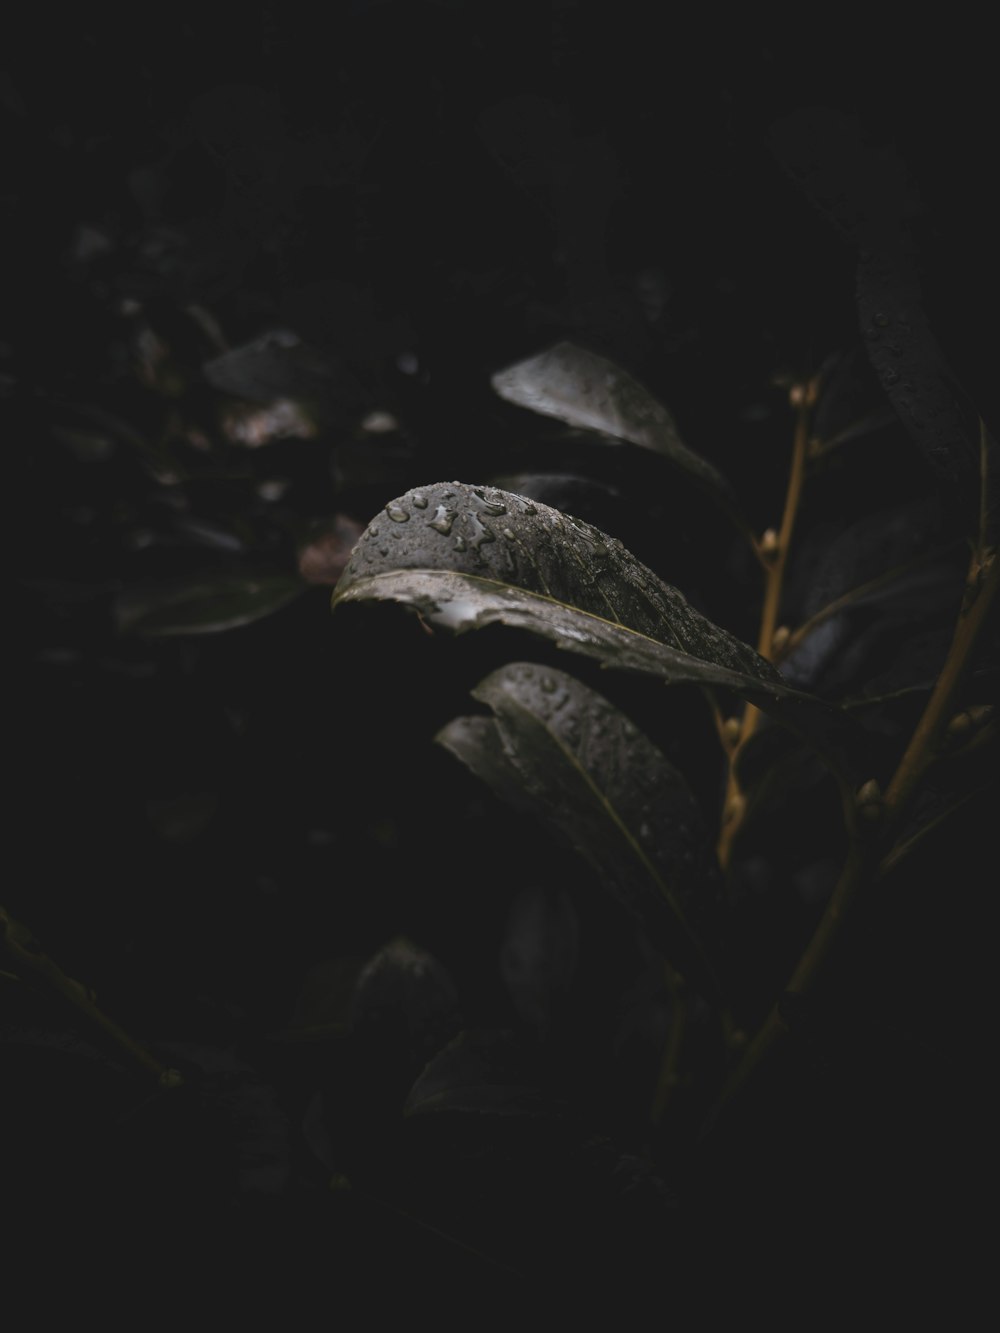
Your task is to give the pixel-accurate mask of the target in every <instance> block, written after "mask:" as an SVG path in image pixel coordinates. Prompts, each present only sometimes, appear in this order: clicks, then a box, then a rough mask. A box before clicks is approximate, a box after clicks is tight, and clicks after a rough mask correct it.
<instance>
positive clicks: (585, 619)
mask: <svg viewBox="0 0 1000 1333" xmlns="http://www.w3.org/2000/svg"><path fill="white" fill-rule="evenodd" d="M383 600H390V601H399V602H403V603H405V604H407V605H410V606H412V607H413V608H414V609H415V610H417V611H418V612H419V613H420V614H421V615H422V616H423V617H424V619H425V620H426V621H429V622H430V623H432V624H434V625H440V626H442V627H444V628H447V629H451V630H453V631H455V632H456V633H461V632H463V631H465V630H468V629H477V628H481V627H483V626H486V625H490V624H494V623H502V624H505V625H508V626H511V627H514V628H517V629H526V630H529V631H531V632H532V633H534V634H538V635H541V636H542V637H544V638H547V639H549V640H550V641H551V642H553V643H555V644H556V646H557V647H560V648H565V649H568V650H570V651H572V652H576V653H581V654H583V655H584V656H587V657H591V658H596V659H597V660H598V661H599V662H600V663H601V664H602V665H603V666H606V667H614V668H617V669H619V670H626V671H636V672H642V673H644V674H648V675H653V676H656V677H658V678H659V679H661V680H663V681H665V682H667V683H668V684H683V683H691V684H698V685H705V686H718V687H720V688H722V689H727V690H731V691H732V692H734V693H735V694H737V695H739V696H740V697H743V698H747V699H751V700H752V701H753V702H754V703H755V704H756V705H757V706H759V707H760V708H762V709H765V710H766V711H769V712H770V711H773V712H774V713H775V715H776V716H777V717H778V718H779V720H782V721H784V722H785V723H786V724H787V725H789V726H792V727H793V728H798V729H802V730H804V731H807V732H809V733H810V735H812V736H813V737H815V739H816V741H817V743H818V744H826V742H827V741H828V740H829V739H830V737H831V736H833V735H835V734H836V732H837V731H838V730H839V729H840V728H841V727H842V726H843V719H842V718H841V717H840V715H839V713H838V712H837V710H835V709H832V708H830V707H829V706H828V705H825V704H821V703H820V702H819V701H818V700H815V699H812V698H811V697H810V696H808V695H803V694H800V693H798V692H797V691H794V690H791V689H790V688H789V687H788V686H787V685H786V684H785V683H784V682H783V680H782V678H781V676H780V675H779V673H778V672H777V671H776V670H775V668H774V667H772V666H771V665H770V663H768V662H767V661H765V660H764V658H762V657H761V656H760V655H759V654H758V653H756V652H755V651H754V650H753V649H752V648H751V647H749V645H747V644H745V643H743V642H741V641H740V640H739V639H737V638H735V637H734V636H733V635H731V634H729V633H727V632H726V631H725V630H723V629H720V628H719V626H717V625H714V624H713V623H712V622H711V621H710V620H707V619H706V618H705V617H704V616H702V615H700V614H699V613H698V612H697V611H695V610H694V608H693V607H691V606H690V605H689V604H688V602H687V601H686V599H685V598H684V597H683V596H682V594H681V593H680V592H678V591H677V589H676V588H672V587H670V586H669V585H668V584H666V583H664V582H663V581H662V580H661V579H659V578H657V576H656V575H655V574H654V573H653V572H652V571H651V570H650V569H647V568H646V566H645V565H643V564H641V563H640V562H639V561H638V560H637V559H636V558H635V557H634V556H633V555H632V554H631V553H630V552H629V551H627V550H626V549H625V547H624V546H622V544H621V542H619V541H617V540H616V539H615V538H614V537H609V536H608V535H607V534H606V533H603V532H601V531H600V530H599V529H597V528H594V527H592V526H591V525H590V524H588V523H584V522H582V521H581V520H579V519H575V518H572V517H570V516H569V515H566V514H563V513H560V512H559V511H558V510H555V509H550V508H549V507H548V506H547V505H543V504H541V503H537V502H535V501H531V500H528V499H526V498H524V497H522V496H517V495H513V494H511V493H510V492H507V491H501V490H496V489H494V488H492V487H482V486H478V487H477V486H470V485H466V484H463V483H461V482H436V483H434V484H432V485H430V486H422V487H419V488H417V489H415V490H412V491H409V492H407V494H405V495H403V496H401V497H400V498H399V499H398V500H393V501H391V502H390V503H389V504H388V505H386V507H385V510H384V512H383V513H382V514H379V515H378V516H377V517H376V518H375V519H374V520H373V521H372V522H371V523H369V525H368V527H367V529H366V530H365V532H364V534H363V536H362V537H361V540H360V541H359V543H358V545H357V548H356V550H355V553H354V555H353V557H352V559H351V561H350V563H349V565H348V567H347V569H346V571H345V572H344V574H343V576H342V577H341V579H340V582H339V583H338V584H337V587H336V588H335V590H334V594H333V606H334V607H335V608H336V607H337V606H339V605H341V604H342V603H345V602H362V601H383Z"/></svg>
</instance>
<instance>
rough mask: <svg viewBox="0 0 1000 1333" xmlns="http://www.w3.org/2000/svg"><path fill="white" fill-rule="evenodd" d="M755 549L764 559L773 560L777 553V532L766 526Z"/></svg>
mask: <svg viewBox="0 0 1000 1333" xmlns="http://www.w3.org/2000/svg"><path fill="white" fill-rule="evenodd" d="M757 549H758V551H759V552H760V554H761V556H762V557H763V558H764V559H765V560H773V559H774V557H775V556H776V555H777V554H778V534H777V531H776V530H775V529H774V528H768V529H767V531H766V532H765V533H764V535H763V536H762V537H761V539H760V542H759V543H758V545H757Z"/></svg>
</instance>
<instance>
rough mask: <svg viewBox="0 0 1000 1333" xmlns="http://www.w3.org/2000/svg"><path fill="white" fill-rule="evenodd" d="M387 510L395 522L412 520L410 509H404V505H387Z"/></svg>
mask: <svg viewBox="0 0 1000 1333" xmlns="http://www.w3.org/2000/svg"><path fill="white" fill-rule="evenodd" d="M385 512H386V513H387V514H388V515H389V517H390V518H391V519H392V521H393V523H408V522H409V520H410V511H409V510H408V509H404V508H403V507H402V505H386V507H385Z"/></svg>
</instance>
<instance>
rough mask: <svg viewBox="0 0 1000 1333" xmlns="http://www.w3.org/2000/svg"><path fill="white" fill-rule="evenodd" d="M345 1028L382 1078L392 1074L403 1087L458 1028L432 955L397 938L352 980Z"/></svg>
mask: <svg viewBox="0 0 1000 1333" xmlns="http://www.w3.org/2000/svg"><path fill="white" fill-rule="evenodd" d="M349 1025H350V1030H351V1033H352V1034H353V1035H354V1037H355V1038H356V1040H357V1041H358V1042H359V1043H360V1044H361V1045H362V1047H363V1049H364V1050H365V1052H366V1053H367V1054H368V1055H369V1056H370V1057H371V1059H372V1060H373V1061H375V1062H376V1063H377V1064H378V1065H379V1066H381V1069H380V1073H381V1074H382V1076H383V1077H385V1078H387V1079H389V1080H391V1078H392V1075H393V1073H394V1072H398V1073H399V1076H400V1078H401V1079H402V1080H403V1082H404V1086H405V1083H406V1082H407V1081H409V1080H410V1079H412V1077H413V1074H414V1073H415V1072H416V1070H419V1069H420V1067H421V1065H423V1064H424V1063H425V1062H426V1061H427V1060H429V1059H430V1058H431V1056H432V1055H433V1054H434V1053H435V1052H436V1051H438V1050H440V1049H441V1047H442V1046H443V1045H444V1044H445V1043H446V1042H448V1041H450V1040H451V1038H452V1037H453V1036H454V1035H455V1033H456V1032H457V1031H458V1029H459V1027H460V1026H461V1022H460V1015H459V1007H458V994H457V992H456V990H455V986H454V983H453V982H452V979H451V977H450V976H449V975H448V972H447V971H446V969H445V968H444V967H443V966H442V965H441V963H440V962H438V960H437V959H436V958H435V957H434V956H433V955H432V954H430V953H428V952H427V950H426V949H422V948H421V947H420V946H419V945H417V944H414V943H413V942H412V941H411V940H408V939H406V938H405V937H403V936H399V937H397V938H396V939H393V940H390V941H389V943H388V944H386V945H385V946H384V947H383V948H381V949H380V950H379V951H378V953H376V954H375V956H374V957H373V958H372V959H371V960H370V961H369V962H368V964H367V965H366V967H365V969H364V971H363V972H362V973H361V975H360V977H359V978H358V982H357V986H356V987H355V991H354V995H353V997H352V1000H351V1007H350V1019H349Z"/></svg>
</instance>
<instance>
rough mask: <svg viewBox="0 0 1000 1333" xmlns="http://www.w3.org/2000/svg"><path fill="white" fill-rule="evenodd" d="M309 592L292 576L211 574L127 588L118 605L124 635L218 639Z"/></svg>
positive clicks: (119, 621) (120, 627)
mask: <svg viewBox="0 0 1000 1333" xmlns="http://www.w3.org/2000/svg"><path fill="white" fill-rule="evenodd" d="M304 591H305V585H304V584H303V583H302V581H301V580H300V579H296V578H289V577H288V576H287V575H280V574H265V575H262V576H260V577H258V578H254V577H252V576H250V575H248V574H206V575H203V576H201V577H199V578H192V579H184V580H180V581H176V582H171V583H157V584H150V585H148V586H139V587H133V588H128V589H126V590H125V592H123V593H122V595H121V596H120V597H119V599H118V605H117V621H118V628H119V630H120V631H121V633H123V634H139V635H143V636H149V637H154V636H164V635H173V634H216V633H219V632H220V631H222V630H229V629H238V628H239V627H240V626H242V625H251V624H253V623H254V622H255V621H257V620H263V619H264V617H265V616H270V615H273V614H274V612H275V611H280V610H281V609H282V607H285V606H287V605H288V604H289V603H290V602H293V601H294V600H295V599H296V598H297V597H300V596H301V595H302V594H303V592H304Z"/></svg>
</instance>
